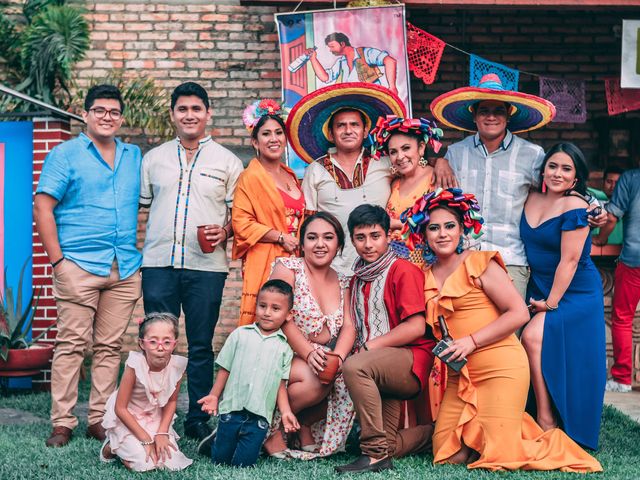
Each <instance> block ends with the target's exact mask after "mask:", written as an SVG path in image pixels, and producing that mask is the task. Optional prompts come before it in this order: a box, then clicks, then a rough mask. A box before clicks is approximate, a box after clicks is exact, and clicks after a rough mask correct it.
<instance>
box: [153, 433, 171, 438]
mask: <svg viewBox="0 0 640 480" xmlns="http://www.w3.org/2000/svg"><path fill="white" fill-rule="evenodd" d="M158 435H166V436H167V437H170V436H171V434H170V433H169V432H156V433H154V434H153V436H154V437H156V436H158Z"/></svg>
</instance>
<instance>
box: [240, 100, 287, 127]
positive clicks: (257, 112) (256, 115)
mask: <svg viewBox="0 0 640 480" xmlns="http://www.w3.org/2000/svg"><path fill="white" fill-rule="evenodd" d="M285 114H286V113H285V110H284V108H283V107H282V105H281V104H280V103H278V102H277V101H275V100H272V99H270V98H263V99H262V100H256V101H255V102H253V103H251V104H250V105H248V106H247V108H245V109H244V112H242V121H243V122H244V126H245V127H247V130H249V131H252V130H253V129H254V128H255V126H256V125H257V124H258V122H259V121H260V119H261V118H262V117H264V116H265V115H277V116H279V117H282V118H283V120H284V116H285Z"/></svg>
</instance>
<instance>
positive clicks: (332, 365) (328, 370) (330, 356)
mask: <svg viewBox="0 0 640 480" xmlns="http://www.w3.org/2000/svg"><path fill="white" fill-rule="evenodd" d="M324 354H325V355H326V356H327V366H326V367H324V370H322V371H321V372H318V378H319V379H320V383H322V384H324V385H328V384H330V383H332V382H333V381H334V380H335V379H336V375H337V374H338V368H339V367H340V355H338V354H337V353H333V352H324Z"/></svg>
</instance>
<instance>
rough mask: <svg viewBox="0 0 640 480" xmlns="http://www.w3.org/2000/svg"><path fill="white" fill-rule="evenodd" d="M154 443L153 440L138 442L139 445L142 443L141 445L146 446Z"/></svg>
mask: <svg viewBox="0 0 640 480" xmlns="http://www.w3.org/2000/svg"><path fill="white" fill-rule="evenodd" d="M154 443H156V441H155V440H149V441H148V442H142V441H141V442H140V445H142V446H143V447H146V446H147V445H153V444H154Z"/></svg>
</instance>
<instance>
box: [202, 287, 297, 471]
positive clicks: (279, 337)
mask: <svg viewBox="0 0 640 480" xmlns="http://www.w3.org/2000/svg"><path fill="white" fill-rule="evenodd" d="M292 307H293V290H292V289H291V285H289V284H288V283H286V282H284V281H282V280H269V281H268V282H266V283H265V284H264V285H263V286H262V288H261V289H260V291H259V292H258V298H257V301H256V323H254V324H251V325H245V326H242V327H238V328H237V329H235V330H234V331H233V332H232V333H231V335H229V337H228V338H227V341H226V342H225V344H224V347H222V350H221V351H220V354H219V355H218V358H217V359H216V363H217V364H218V365H219V366H220V367H221V368H220V370H219V371H218V376H217V377H216V381H215V383H214V385H213V388H212V389H211V393H210V394H209V395H207V396H206V397H204V398H201V399H200V400H198V403H200V404H202V410H204V411H205V412H207V413H209V414H213V415H218V413H219V414H220V417H219V419H218V429H217V431H216V432H214V433H213V434H211V435H210V436H209V437H207V438H206V439H205V440H203V442H201V444H200V447H199V448H198V451H200V452H202V451H203V449H204V448H206V445H207V444H211V441H213V445H212V446H211V460H212V461H213V462H214V463H220V464H225V465H233V466H238V467H250V466H253V465H255V463H256V461H257V459H258V455H259V454H260V448H261V447H262V443H263V442H264V439H265V437H266V435H267V432H268V431H269V424H270V423H271V419H272V417H273V410H274V408H275V406H276V403H277V405H278V409H279V410H280V412H281V413H282V421H283V424H284V428H285V432H294V431H296V430H298V429H299V428H300V425H299V424H298V421H297V419H296V417H295V416H294V414H293V412H292V411H291V407H290V406H289V399H288V397H287V390H286V381H287V380H288V378H289V370H290V368H291V360H292V358H293V352H292V350H291V347H289V344H288V343H287V337H286V336H285V335H284V333H282V330H280V327H281V325H282V324H283V323H284V321H285V320H287V318H288V317H289V316H290V310H291V308H292ZM223 393H224V395H223ZM221 396H222V401H220V403H219V400H220V397H221ZM218 403H219V405H218ZM214 437H215V439H214Z"/></svg>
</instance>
